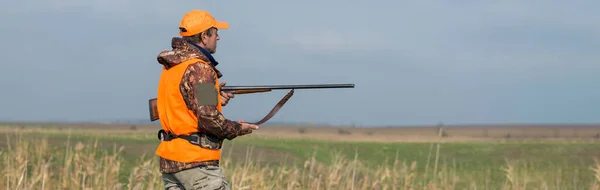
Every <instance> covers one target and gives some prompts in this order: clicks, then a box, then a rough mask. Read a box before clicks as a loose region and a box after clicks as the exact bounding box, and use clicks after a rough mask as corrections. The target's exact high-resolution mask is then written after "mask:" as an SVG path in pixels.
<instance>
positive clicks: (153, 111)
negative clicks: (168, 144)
mask: <svg viewBox="0 0 600 190" xmlns="http://www.w3.org/2000/svg"><path fill="white" fill-rule="evenodd" d="M322 88H354V84H311V85H257V86H224V87H221V89H220V90H221V91H224V92H228V93H233V94H250V93H262V92H270V91H272V90H290V92H288V93H287V94H286V95H285V96H284V97H283V98H282V99H281V100H279V102H278V103H277V104H276V105H275V107H273V109H271V111H270V112H269V113H268V114H267V115H266V116H265V117H263V118H262V119H261V120H260V121H257V122H252V123H250V124H254V125H260V124H263V123H265V122H266V121H268V120H269V119H271V117H273V116H274V115H275V114H276V113H277V111H279V109H280V108H281V107H283V105H284V104H285V103H286V102H287V101H288V100H289V99H290V98H291V97H292V95H293V94H294V90H295V89H322ZM148 104H149V109H150V110H149V111H150V121H156V120H158V119H159V117H158V110H157V107H156V98H152V99H150V100H149V101H148Z"/></svg>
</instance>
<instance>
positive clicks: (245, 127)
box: [238, 120, 258, 135]
mask: <svg viewBox="0 0 600 190" xmlns="http://www.w3.org/2000/svg"><path fill="white" fill-rule="evenodd" d="M238 123H240V124H242V131H243V133H244V135H246V134H250V133H252V130H257V129H258V125H252V124H249V123H246V122H245V121H244V120H238Z"/></svg>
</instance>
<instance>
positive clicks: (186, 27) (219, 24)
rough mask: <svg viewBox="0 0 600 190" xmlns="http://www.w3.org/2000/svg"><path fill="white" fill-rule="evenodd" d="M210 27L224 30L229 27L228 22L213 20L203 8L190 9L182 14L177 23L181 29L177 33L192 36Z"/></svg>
mask: <svg viewBox="0 0 600 190" xmlns="http://www.w3.org/2000/svg"><path fill="white" fill-rule="evenodd" d="M211 27H215V28H218V29H222V30H224V29H227V28H229V23H228V22H223V21H217V20H215V18H214V17H213V16H212V15H210V13H208V12H206V11H204V10H192V11H190V12H187V13H186V14H185V15H183V18H182V19H181V23H179V29H180V30H181V31H180V32H179V35H181V36H192V35H194V34H198V33H200V32H204V31H205V30H208V29H209V28H211Z"/></svg>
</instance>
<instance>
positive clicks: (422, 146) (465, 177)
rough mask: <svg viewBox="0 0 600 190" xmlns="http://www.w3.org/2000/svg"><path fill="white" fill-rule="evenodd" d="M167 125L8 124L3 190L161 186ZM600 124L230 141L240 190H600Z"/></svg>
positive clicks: (308, 129)
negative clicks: (159, 150) (161, 143)
mask: <svg viewBox="0 0 600 190" xmlns="http://www.w3.org/2000/svg"><path fill="white" fill-rule="evenodd" d="M157 129H159V126H158V125H125V124H121V125H117V124H64V123H63V124H59V123H5V124H0V138H1V139H0V159H1V160H0V166H1V167H2V169H3V170H4V171H3V172H2V173H0V187H3V189H162V186H161V185H162V181H161V180H160V174H159V173H158V172H157V163H156V161H157V160H156V157H155V156H154V154H153V153H154V150H155V148H156V146H157V144H158V141H157V139H156V130H157ZM599 133H600V125H579V126H578V125H571V126H567V125H561V126H559V125H556V126H542V125H538V126H535V125H531V126H526V125H512V126H508V125H507V126H441V127H440V126H431V127H426V126H423V127H396V128H392V127H390V128H350V127H322V126H305V127H297V126H264V127H262V128H261V129H260V130H258V131H256V132H255V133H253V134H252V135H249V136H244V137H240V138H237V139H235V140H233V141H226V142H225V146H224V148H223V154H222V157H223V164H222V167H223V168H224V170H225V174H226V176H227V179H228V180H229V182H230V183H231V185H232V187H233V189H599V188H598V187H600V186H599V185H600V163H599V162H597V161H598V160H599V159H598V158H600V143H599V142H600V136H599V135H598V134H599Z"/></svg>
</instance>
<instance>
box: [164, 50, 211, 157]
mask: <svg viewBox="0 0 600 190" xmlns="http://www.w3.org/2000/svg"><path fill="white" fill-rule="evenodd" d="M197 62H201V63H204V64H208V63H206V62H204V61H202V60H200V59H190V60H187V61H184V62H183V63H181V64H179V65H176V66H175V67H172V68H170V69H164V68H163V70H162V73H161V75H160V80H159V83H158V96H157V109H158V114H159V118H160V123H161V125H162V128H163V130H165V132H171V133H174V134H175V135H189V134H192V133H196V132H199V131H198V118H197V117H196V115H195V114H194V112H193V111H192V110H189V109H188V107H187V105H186V104H185V101H184V99H183V95H182V94H181V92H180V90H179V85H180V82H181V78H182V77H183V74H184V73H185V71H186V69H187V68H188V66H189V65H191V64H194V63H197ZM215 78H216V77H215ZM215 88H216V89H217V92H219V93H220V86H219V82H218V79H217V82H216V83H215ZM217 102H218V104H217V109H218V110H219V111H221V110H222V106H221V102H220V101H217ZM156 154H157V155H158V156H160V157H163V158H165V159H169V160H173V161H179V162H200V161H207V160H219V159H220V158H221V152H220V150H211V149H205V148H202V147H200V146H197V145H194V144H191V143H190V142H189V141H187V140H185V139H181V138H175V139H173V140H171V141H161V142H160V144H159V145H158V148H157V149H156Z"/></svg>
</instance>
